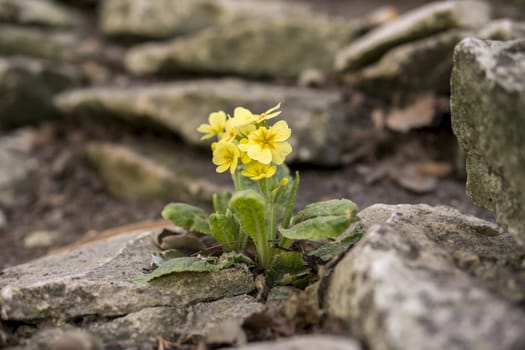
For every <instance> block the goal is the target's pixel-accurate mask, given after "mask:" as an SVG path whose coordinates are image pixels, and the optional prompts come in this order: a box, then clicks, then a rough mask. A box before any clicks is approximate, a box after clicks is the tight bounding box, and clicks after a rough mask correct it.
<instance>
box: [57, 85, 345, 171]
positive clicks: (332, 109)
mask: <svg viewBox="0 0 525 350" xmlns="http://www.w3.org/2000/svg"><path fill="white" fill-rule="evenodd" d="M279 101H281V102H282V108H283V111H284V113H283V118H284V119H286V121H287V122H288V123H289V125H290V127H291V128H292V137H291V139H290V142H291V144H292V146H293V147H294V152H293V153H292V154H291V156H290V158H289V159H290V161H296V162H309V163H315V164H320V165H337V164H340V163H341V157H342V152H343V150H344V149H345V148H347V147H350V145H351V143H352V137H351V136H350V137H349V133H350V134H351V126H349V125H347V124H346V121H345V107H344V102H343V97H342V94H341V93H339V92H333V91H319V90H314V89H306V88H296V87H284V86H278V85H268V84H261V83H249V82H243V81H240V80H199V81H188V82H184V83H174V84H164V85H155V86H150V87H138V88H133V89H131V88H92V89H83V90H76V91H71V92H67V93H64V94H61V95H59V96H58V97H57V99H56V105H57V107H58V108H59V109H60V110H61V111H62V112H63V113H64V114H65V115H71V116H90V115H92V116H97V117H117V118H119V119H121V120H125V121H128V122H130V123H134V124H139V125H143V126H144V125H145V126H148V125H149V126H152V125H157V126H161V127H162V128H164V129H167V130H170V131H173V132H175V133H177V134H178V135H180V136H181V137H182V138H183V140H184V141H185V142H187V143H189V144H193V145H200V146H202V145H204V144H203V143H202V141H201V140H200V137H201V135H200V134H199V133H198V132H197V131H196V128H197V127H198V126H199V125H200V124H201V123H207V118H208V115H209V114H210V113H211V112H213V111H217V110H224V111H228V112H229V113H231V112H232V111H233V109H234V108H235V107H236V106H245V107H246V108H249V109H251V110H253V111H254V112H258V111H261V112H262V111H265V110H266V109H268V108H270V107H272V106H274V105H275V104H276V103H277V102H279Z"/></svg>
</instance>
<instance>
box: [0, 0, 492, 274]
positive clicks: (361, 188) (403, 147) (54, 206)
mask: <svg viewBox="0 0 525 350" xmlns="http://www.w3.org/2000/svg"><path fill="white" fill-rule="evenodd" d="M303 2H305V3H308V4H311V5H312V6H313V7H314V8H317V9H319V10H321V11H324V12H326V13H329V14H332V15H342V14H344V15H345V17H346V18H356V17H360V16H363V15H364V14H366V13H369V12H370V11H371V10H374V9H376V8H378V7H380V6H382V5H385V4H389V3H388V2H386V1H384V0H370V1H366V2H362V1H343V0H332V1H322V0H304V1H303ZM426 2H428V1H425V0H404V1H397V2H395V5H396V7H397V8H398V9H399V10H400V11H401V12H403V11H405V10H408V9H411V8H414V7H417V6H418V5H421V4H423V3H426ZM94 80H95V81H96V79H94ZM36 132H37V135H38V137H37V140H38V141H37V143H36V144H35V147H34V150H33V152H32V153H33V156H34V157H35V159H36V161H37V164H38V166H37V168H36V169H35V170H34V171H33V173H32V174H31V177H30V181H28V183H27V185H26V186H25V187H24V188H22V189H21V190H20V194H19V196H18V197H17V199H16V201H15V203H14V204H13V205H12V206H10V207H9V208H0V211H3V212H4V214H5V216H6V218H7V225H5V227H4V228H0V247H1V248H2V249H1V254H0V269H2V268H5V267H7V266H11V265H15V264H19V263H23V262H25V261H28V260H30V259H34V258H36V257H38V256H42V255H44V254H46V253H47V252H48V251H49V250H50V249H54V248H57V247H63V246H65V245H69V244H72V243H73V242H76V241H78V240H79V239H82V238H85V237H86V236H88V237H90V236H96V235H97V234H99V233H100V232H101V231H104V230H107V229H110V228H114V227H117V226H120V225H126V224H130V223H136V222H141V221H149V220H157V219H160V214H159V213H160V211H161V208H162V207H163V205H164V204H165V203H162V202H140V201H126V200H122V199H118V198H114V197H111V196H110V195H109V194H107V193H106V192H105V190H104V187H103V184H102V183H101V181H100V179H99V178H98V177H97V175H96V172H95V171H94V169H93V168H91V166H90V164H89V163H88V161H87V159H86V158H85V156H84V146H85V144H86V143H87V142H88V141H92V140H109V141H119V140H124V139H127V138H128V139H131V140H132V142H140V140H141V139H151V138H155V139H163V140H164V141H166V142H171V143H172V144H173V149H174V151H176V152H185V150H187V146H185V145H184V144H183V143H182V142H181V141H180V140H178V139H176V138H175V137H174V136H171V135H165V134H156V133H153V132H143V131H138V130H129V129H127V128H125V127H124V126H122V125H120V124H111V123H104V124H102V123H96V122H94V121H84V122H81V123H79V122H78V120H76V121H68V120H65V121H59V122H56V123H54V124H49V123H46V124H42V125H39V126H36ZM454 142H455V141H454V137H453V135H452V132H451V130H450V125H447V123H444V125H441V126H439V127H437V128H436V127H433V128H428V129H422V130H418V131H415V132H411V133H409V134H407V135H397V136H396V135H389V137H387V138H386V139H381V140H380V141H378V142H375V141H370V145H367V147H366V152H364V153H362V154H360V155H359V157H357V158H356V157H354V159H353V160H352V161H351V162H350V161H349V162H348V164H347V165H345V166H343V167H340V168H335V169H326V168H313V167H308V166H304V165H293V164H292V165H291V168H292V170H300V173H301V187H300V191H299V196H298V203H297V207H298V208H302V207H303V206H304V205H306V204H307V203H309V202H313V201H318V200H324V199H329V198H340V197H345V198H350V199H352V200H353V201H355V202H356V203H357V204H358V205H359V206H360V207H361V208H365V207H367V206H369V205H372V204H374V203H391V204H395V203H428V204H432V205H449V206H452V207H455V208H458V209H459V210H460V211H462V212H464V213H468V214H472V215H476V216H480V217H483V218H488V219H492V215H491V214H490V213H488V212H487V211H485V210H483V209H480V208H477V207H476V206H475V205H473V204H472V203H471V201H470V200H469V198H468V197H467V196H466V195H465V185H464V184H465V179H464V178H463V177H462V176H458V175H457V172H455V171H451V172H447V173H448V174H446V176H444V177H440V178H439V179H438V181H437V184H436V185H435V186H433V187H432V188H431V189H430V190H427V191H426V192H425V193H416V192H414V191H411V190H409V189H407V186H400V183H401V182H403V181H400V180H403V179H400V177H403V176H404V175H403V171H402V170H403V169H404V168H405V167H406V164H408V163H407V162H408V160H414V159H416V160H418V161H430V162H435V161H445V162H447V164H454V163H455V155H454V147H453V145H454ZM444 145H447V147H445V146H444ZM451 145H452V147H450V146H451ZM414 153H416V155H415V156H414ZM196 158H197V159H195V160H194V161H198V162H210V157H209V154H208V153H207V152H204V151H203V152H202V153H201V154H200V155H199V157H196ZM400 174H401V175H400ZM409 180H410V179H409ZM409 187H410V186H409ZM0 214H1V213H0ZM42 230H43V231H50V232H56V233H57V235H58V238H57V239H56V240H55V241H54V242H53V243H52V244H51V245H50V246H47V247H46V248H31V249H30V248H26V247H25V246H24V243H23V240H24V238H25V237H27V236H28V235H30V234H31V233H33V232H35V231H42Z"/></svg>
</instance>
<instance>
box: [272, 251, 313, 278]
mask: <svg viewBox="0 0 525 350" xmlns="http://www.w3.org/2000/svg"><path fill="white" fill-rule="evenodd" d="M309 274H310V268H309V267H308V266H306V264H305V263H304V261H303V258H302V254H301V253H299V252H287V251H281V252H279V253H277V254H275V256H274V260H273V263H272V267H271V269H269V270H268V271H267V272H266V277H267V279H268V281H269V282H270V283H271V284H272V285H289V284H295V282H297V281H303V280H304V278H305V276H308V275H309Z"/></svg>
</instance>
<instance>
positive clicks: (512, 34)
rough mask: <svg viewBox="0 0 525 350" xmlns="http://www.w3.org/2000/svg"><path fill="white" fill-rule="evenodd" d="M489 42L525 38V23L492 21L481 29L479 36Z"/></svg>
mask: <svg viewBox="0 0 525 350" xmlns="http://www.w3.org/2000/svg"><path fill="white" fill-rule="evenodd" d="M477 36H478V37H479V38H481V39H488V40H501V41H505V40H515V39H520V38H523V37H525V22H515V21H512V20H510V19H500V20H497V21H492V22H490V23H489V24H487V25H486V26H485V27H483V28H481V29H480V30H479V32H478V35H477Z"/></svg>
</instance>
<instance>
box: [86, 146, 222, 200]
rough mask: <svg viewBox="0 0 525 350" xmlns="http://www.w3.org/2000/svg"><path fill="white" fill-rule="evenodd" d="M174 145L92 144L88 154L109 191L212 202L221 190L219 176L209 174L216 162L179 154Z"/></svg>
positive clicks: (123, 195) (131, 196)
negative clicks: (202, 160) (211, 176)
mask: <svg viewBox="0 0 525 350" xmlns="http://www.w3.org/2000/svg"><path fill="white" fill-rule="evenodd" d="M172 147H173V146H172ZM172 147H163V146H162V144H147V143H141V145H140V147H131V146H126V145H120V144H110V143H91V144H89V145H88V146H87V155H88V158H89V160H90V161H91V163H92V164H93V165H94V166H95V168H96V170H97V171H98V173H99V176H100V177H101V179H102V181H103V183H104V185H105V187H106V189H107V191H108V192H109V193H111V194H113V195H114V196H117V197H120V198H125V199H141V200H155V199H159V200H171V201H179V202H184V201H195V200H201V201H206V202H207V203H210V201H211V198H212V195H213V193H215V192H220V190H221V188H220V187H219V186H218V185H217V184H216V176H214V178H209V177H210V176H209V174H215V172H214V166H213V164H211V163H210V162H209V159H206V160H207V161H206V162H204V163H203V162H200V163H199V162H198V161H196V159H195V157H193V156H192V154H188V153H186V152H176V153H175V152H173V148H172ZM207 174H208V176H206V175H207ZM214 180H215V181H214Z"/></svg>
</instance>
